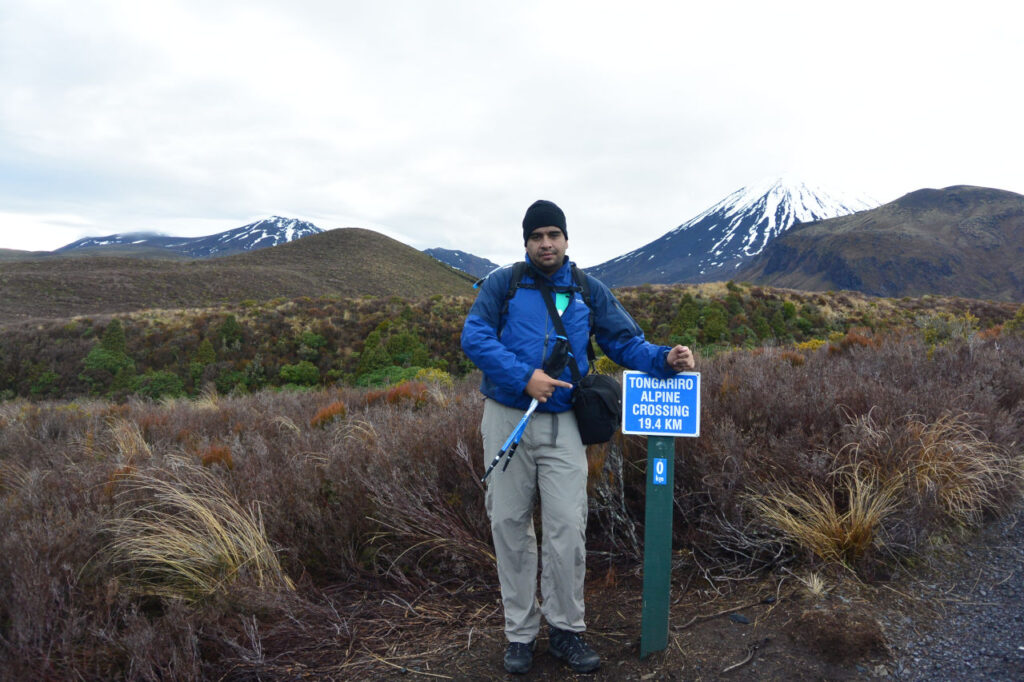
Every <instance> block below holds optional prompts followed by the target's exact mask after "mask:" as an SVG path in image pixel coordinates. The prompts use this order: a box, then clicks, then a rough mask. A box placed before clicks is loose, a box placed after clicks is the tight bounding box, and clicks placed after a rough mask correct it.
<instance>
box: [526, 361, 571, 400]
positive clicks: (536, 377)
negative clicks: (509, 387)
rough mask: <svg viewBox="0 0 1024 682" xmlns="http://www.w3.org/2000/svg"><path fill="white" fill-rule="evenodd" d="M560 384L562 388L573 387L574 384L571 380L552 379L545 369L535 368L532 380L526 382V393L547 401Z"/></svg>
mask: <svg viewBox="0 0 1024 682" xmlns="http://www.w3.org/2000/svg"><path fill="white" fill-rule="evenodd" d="M559 386H561V387H562V388H572V384H570V383H569V382H567V381H559V380H558V379H552V378H551V377H549V376H548V375H547V374H545V373H544V370H542V369H535V370H533V376H531V377H530V381H529V382H527V384H526V394H527V395H528V396H530V397H531V398H536V399H537V402H541V403H546V402H547V401H548V398H550V397H551V394H552V393H554V392H555V389H556V388H558V387H559Z"/></svg>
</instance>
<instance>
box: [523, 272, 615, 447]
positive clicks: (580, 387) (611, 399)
mask: <svg viewBox="0 0 1024 682" xmlns="http://www.w3.org/2000/svg"><path fill="white" fill-rule="evenodd" d="M537 288H538V289H539V290H540V294H541V297H542V298H543V299H544V304H545V305H547V307H548V315H550V316H551V321H552V322H553V323H554V325H555V331H557V332H558V333H559V334H560V335H561V336H562V338H564V339H565V343H566V344H567V345H568V346H569V354H570V358H569V369H570V371H571V372H572V382H573V389H572V409H573V412H574V413H575V414H576V423H577V425H578V426H579V430H580V438H581V439H582V440H583V444H584V445H592V444H594V443H606V442H608V441H609V440H611V437H612V435H613V434H614V433H615V432H616V431H617V430H618V428H619V424H620V422H621V421H622V385H621V384H620V383H619V382H618V380H617V379H616V378H615V377H613V376H609V375H607V374H596V373H594V372H588V373H587V375H586V376H583V377H581V376H580V370H579V367H577V366H576V359H575V357H574V356H572V344H571V343H569V335H568V334H566V333H565V325H563V324H562V317H561V316H560V315H559V314H558V310H556V309H555V302H554V300H552V297H551V287H550V286H548V284H547V282H544V281H543V280H538V285H537Z"/></svg>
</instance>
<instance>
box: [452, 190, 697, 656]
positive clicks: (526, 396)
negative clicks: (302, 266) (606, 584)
mask: <svg viewBox="0 0 1024 682" xmlns="http://www.w3.org/2000/svg"><path fill="white" fill-rule="evenodd" d="M523 240H524V242H525V245H526V263H527V267H526V270H525V273H524V274H523V276H522V279H521V281H520V283H519V286H518V287H516V288H515V290H514V292H513V293H514V295H512V297H511V298H509V297H508V295H509V288H510V284H511V283H512V282H511V277H512V276H513V268H512V267H505V268H501V269H499V270H495V271H494V272H492V273H491V274H490V275H488V276H487V278H486V279H485V280H484V281H483V283H482V285H481V291H480V294H479V295H478V296H477V299H476V301H475V302H474V303H473V307H472V309H471V310H470V311H469V315H468V316H467V317H466V322H465V325H464V327H463V330H462V348H463V350H464V351H465V353H466V355H467V356H468V357H469V358H470V359H471V360H472V361H473V362H474V363H475V364H476V365H477V367H479V368H480V369H481V370H482V371H483V374H484V378H483V382H482V383H481V386H480V390H481V392H482V393H483V394H484V396H485V401H484V415H483V420H482V422H481V427H480V429H481V432H482V433H483V440H484V458H485V463H486V460H488V459H490V458H491V457H493V455H494V454H495V453H496V452H498V451H499V450H500V448H501V445H502V444H503V442H504V440H505V439H506V438H507V437H508V435H509V434H510V433H511V432H512V430H513V429H514V428H515V426H516V424H517V423H518V422H519V420H520V418H521V417H522V415H523V412H524V410H526V409H527V407H528V406H529V404H530V401H531V399H534V398H535V399H537V400H538V401H539V403H540V405H539V407H538V408H537V412H536V413H535V414H534V416H533V418H532V420H531V421H530V424H529V426H528V427H527V429H526V432H525V433H524V435H523V438H522V441H521V442H520V444H519V447H518V449H517V450H516V456H515V459H514V460H512V461H511V462H509V466H508V468H507V469H504V470H502V469H497V470H495V471H494V473H493V474H492V475H491V476H490V478H489V481H488V486H487V492H486V496H485V500H486V507H487V515H488V517H489V518H490V521H491V533H492V536H493V538H494V548H495V555H496V556H497V564H498V580H499V582H500V584H501V599H502V604H503V605H504V609H505V636H506V637H507V639H508V641H509V644H508V648H507V649H506V651H505V659H504V663H505V669H506V670H507V671H508V672H510V673H525V672H527V671H528V670H529V669H530V666H531V665H532V664H533V651H534V647H535V644H536V640H537V635H538V634H539V632H540V617H541V615H542V614H543V616H544V619H545V620H546V621H547V623H548V626H549V633H548V650H549V651H550V652H551V653H552V654H553V655H554V656H556V657H557V658H559V659H562V660H564V661H566V662H567V663H568V664H569V666H570V667H572V669H573V670H574V671H575V672H591V671H593V670H596V669H597V668H598V667H599V666H600V664H601V659H600V657H599V656H598V655H597V653H595V652H594V650H593V649H591V648H590V647H589V646H588V645H587V644H586V642H584V640H583V637H582V633H583V631H584V630H585V629H586V625H585V624H584V620H583V610H584V605H583V580H584V576H585V573H586V563H585V562H586V548H585V544H584V543H585V535H586V522H587V455H586V448H585V446H584V445H583V443H582V441H581V440H580V435H579V430H578V428H577V426H576V417H575V415H574V414H573V411H572V409H571V407H572V405H571V396H572V384H571V383H569V379H570V378H571V376H572V373H571V370H570V369H569V368H566V369H565V370H564V371H562V372H561V373H560V375H559V376H557V377H550V376H548V375H547V374H545V372H544V371H543V369H541V368H543V367H544V363H545V361H546V360H547V359H548V357H549V355H550V353H551V351H552V347H553V346H554V345H555V337H556V334H557V333H556V332H555V331H554V324H553V323H552V321H551V317H550V313H549V312H548V307H547V305H546V304H545V302H544V299H543V298H542V294H541V290H540V289H538V288H537V286H536V285H537V282H542V281H543V282H546V283H547V284H548V285H549V287H550V291H552V292H556V293H557V294H559V295H558V296H556V298H560V299H561V300H560V301H557V302H556V307H557V308H559V309H560V315H561V318H562V323H563V325H564V327H565V333H566V335H567V336H568V337H569V344H570V346H571V348H572V351H573V353H574V358H572V359H570V362H573V361H575V362H577V365H578V367H579V373H580V375H581V376H582V375H584V374H586V373H587V371H588V370H589V363H588V361H587V353H586V347H587V343H588V342H589V338H590V333H591V329H590V322H591V319H593V333H594V336H595V338H596V339H597V342H598V344H599V345H600V346H601V348H602V349H603V350H604V352H605V353H607V354H608V356H609V357H610V358H611V359H612V360H614V361H615V362H617V363H618V364H620V365H623V366H625V367H629V368H632V369H637V370H642V371H645V372H649V373H650V374H653V375H655V376H658V377H662V378H667V377H669V376H672V375H674V374H676V373H677V372H681V371H684V370H689V369H692V368H693V367H694V358H693V354H692V353H691V352H690V349H689V348H686V347H685V346H676V347H674V348H668V347H666V346H655V345H652V344H650V343H647V342H646V341H645V340H644V335H643V332H642V331H641V329H640V327H639V326H637V324H636V322H635V321H634V320H633V318H632V317H630V316H629V313H627V312H626V310H625V309H624V308H623V307H622V305H621V304H620V303H619V302H618V301H617V300H616V299H615V297H614V296H613V295H612V293H611V291H610V290H609V289H608V288H607V287H606V286H605V285H604V284H602V283H601V282H599V281H598V280H596V279H594V278H592V277H590V278H589V279H588V281H589V289H590V296H589V298H590V306H591V307H592V309H593V310H591V309H590V308H588V306H587V304H586V303H585V302H584V299H583V296H582V295H581V291H580V288H579V287H578V286H576V285H575V284H574V280H573V272H572V270H573V266H572V263H571V262H570V261H569V259H568V258H567V257H566V256H565V252H566V249H567V248H568V244H569V242H568V231H567V230H566V222H565V214H564V213H563V212H562V210H561V209H560V208H559V207H558V206H556V205H555V204H553V203H552V202H550V201H543V200H541V201H537V202H535V203H534V204H533V205H532V206H530V207H529V209H528V210H527V211H526V216H525V217H524V218H523ZM553 295H554V294H553ZM538 493H539V495H540V503H541V519H542V530H543V541H542V547H541V556H542V565H543V568H542V573H541V579H540V589H541V599H542V602H541V603H540V604H538V601H537V596H536V593H537V584H536V583H537V538H536V535H535V533H534V527H533V508H534V504H535V502H536V498H537V495H538Z"/></svg>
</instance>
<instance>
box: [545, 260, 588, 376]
mask: <svg viewBox="0 0 1024 682" xmlns="http://www.w3.org/2000/svg"><path fill="white" fill-rule="evenodd" d="M537 289H539V290H540V295H541V298H543V299H544V305H546V306H547V307H548V315H549V316H550V317H551V321H552V322H553V323H554V325H555V331H556V332H558V334H559V335H560V336H561V337H562V338H563V339H565V345H566V346H568V347H569V371H571V372H572V381H573V383H574V384H577V385H578V384H579V383H580V380H581V379H582V378H583V377H582V376H580V368H579V367H577V366H576V356H575V355H574V354H573V350H572V343H571V342H570V341H569V335H568V334H566V333H565V325H564V324H562V316H561V315H559V314H558V310H557V309H556V308H555V301H554V299H553V298H552V296H551V287H550V285H548V283H547V282H546V281H545V280H543V279H538V280H537Z"/></svg>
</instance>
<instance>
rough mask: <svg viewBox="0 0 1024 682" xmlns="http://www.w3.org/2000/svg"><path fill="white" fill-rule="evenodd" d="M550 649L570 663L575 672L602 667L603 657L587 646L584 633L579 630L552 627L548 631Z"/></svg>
mask: <svg viewBox="0 0 1024 682" xmlns="http://www.w3.org/2000/svg"><path fill="white" fill-rule="evenodd" d="M548 651H550V652H551V655H552V656H554V657H555V658H557V659H560V660H562V661H565V662H566V663H568V664H569V667H570V668H572V669H573V672H577V673H589V672H593V671H595V670H597V669H598V668H599V667H601V657H600V656H598V655H597V652H596V651H594V650H593V649H591V648H590V647H589V646H587V643H586V642H584V641H583V635H581V634H580V633H578V632H571V631H570V630H559V629H558V628H554V627H553V628H551V629H550V632H549V633H548Z"/></svg>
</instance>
